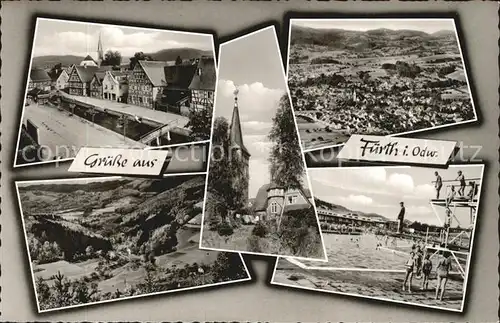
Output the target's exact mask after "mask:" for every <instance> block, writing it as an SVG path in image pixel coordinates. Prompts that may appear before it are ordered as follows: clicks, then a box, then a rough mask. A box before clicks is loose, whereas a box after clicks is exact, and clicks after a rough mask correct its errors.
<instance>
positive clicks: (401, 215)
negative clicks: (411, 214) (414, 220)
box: [398, 202, 405, 233]
mask: <svg viewBox="0 0 500 323" xmlns="http://www.w3.org/2000/svg"><path fill="white" fill-rule="evenodd" d="M399 205H400V206H401V209H400V210H399V214H398V221H399V223H398V233H403V221H404V219H405V204H404V202H399Z"/></svg>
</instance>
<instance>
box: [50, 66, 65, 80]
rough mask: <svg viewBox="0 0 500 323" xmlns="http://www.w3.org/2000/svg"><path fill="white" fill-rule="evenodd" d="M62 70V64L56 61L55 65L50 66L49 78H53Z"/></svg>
mask: <svg viewBox="0 0 500 323" xmlns="http://www.w3.org/2000/svg"><path fill="white" fill-rule="evenodd" d="M61 71H62V64H61V63H57V64H56V65H54V66H52V68H51V69H50V71H49V73H48V74H49V76H50V78H51V79H55V78H56V76H57V75H58V74H59V73H60V72H61Z"/></svg>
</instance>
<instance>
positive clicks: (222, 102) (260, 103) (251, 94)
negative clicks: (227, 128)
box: [216, 79, 285, 132]
mask: <svg viewBox="0 0 500 323" xmlns="http://www.w3.org/2000/svg"><path fill="white" fill-rule="evenodd" d="M217 87H218V91H217V104H216V114H217V115H230V111H232V108H233V100H234V90H235V89H236V85H235V84H234V82H233V81H231V80H222V79H221V80H219V82H218V86H217ZM284 93H285V92H284V91H283V90H280V89H269V88H267V87H265V86H264V85H263V84H262V83H260V82H255V83H252V84H240V85H238V107H239V111H240V118H241V121H242V122H253V123H254V125H257V123H255V122H264V123H270V122H272V118H273V117H274V115H275V114H276V110H277V108H278V102H279V100H280V98H281V97H282V96H283V94H284ZM229 109H231V110H229ZM253 130H262V131H266V132H268V129H265V128H263V129H253Z"/></svg>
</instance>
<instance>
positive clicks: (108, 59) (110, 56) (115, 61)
mask: <svg viewBox="0 0 500 323" xmlns="http://www.w3.org/2000/svg"><path fill="white" fill-rule="evenodd" d="M121 62H122V54H121V53H120V52H119V51H112V50H108V51H107V52H106V54H104V59H103V60H102V62H101V65H102V66H119V65H120V64H121Z"/></svg>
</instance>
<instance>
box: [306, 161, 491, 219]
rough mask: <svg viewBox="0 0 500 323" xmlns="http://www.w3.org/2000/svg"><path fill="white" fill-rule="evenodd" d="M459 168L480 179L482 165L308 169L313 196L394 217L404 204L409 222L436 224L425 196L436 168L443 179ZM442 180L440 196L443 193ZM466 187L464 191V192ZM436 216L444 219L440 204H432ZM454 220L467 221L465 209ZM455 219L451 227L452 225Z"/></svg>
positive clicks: (430, 189) (452, 176)
mask: <svg viewBox="0 0 500 323" xmlns="http://www.w3.org/2000/svg"><path fill="white" fill-rule="evenodd" d="M458 170H462V172H463V174H464V176H465V178H466V180H467V179H468V178H470V179H472V178H481V176H482V166H481V165H469V166H460V167H455V166H450V167H449V168H448V169H433V168H423V167H364V168H329V169H328V168H316V169H315V168H310V169H309V177H310V179H311V185H312V191H313V194H314V196H315V197H317V198H320V199H322V200H325V201H328V202H331V203H335V204H338V205H342V206H344V207H347V208H349V209H351V210H353V211H361V212H365V213H371V212H373V213H377V214H380V215H382V216H385V217H387V218H389V219H391V220H396V217H397V215H398V213H399V210H400V206H399V202H404V204H405V207H406V215H405V218H406V219H408V220H411V221H419V222H421V223H428V224H435V225H439V224H440V222H439V220H438V219H437V216H436V214H435V213H434V211H433V210H432V208H431V206H430V204H429V199H432V198H435V195H436V191H435V189H434V184H433V183H432V181H434V180H435V176H434V172H435V171H437V172H438V173H439V174H440V175H441V177H442V179H443V181H447V180H455V179H456V178H457V172H458ZM448 184H456V182H450V183H446V182H444V183H443V188H442V189H441V197H444V196H446V185H448ZM468 189H469V188H468V187H466V190H465V193H466V194H467V192H468ZM436 210H437V211H438V215H439V216H440V217H441V219H443V218H444V216H445V213H444V207H436ZM456 215H457V218H458V221H460V222H461V223H462V227H464V224H466V225H468V224H469V209H468V208H457V209H456ZM456 224H457V223H456V222H455V221H454V223H452V226H456Z"/></svg>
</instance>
